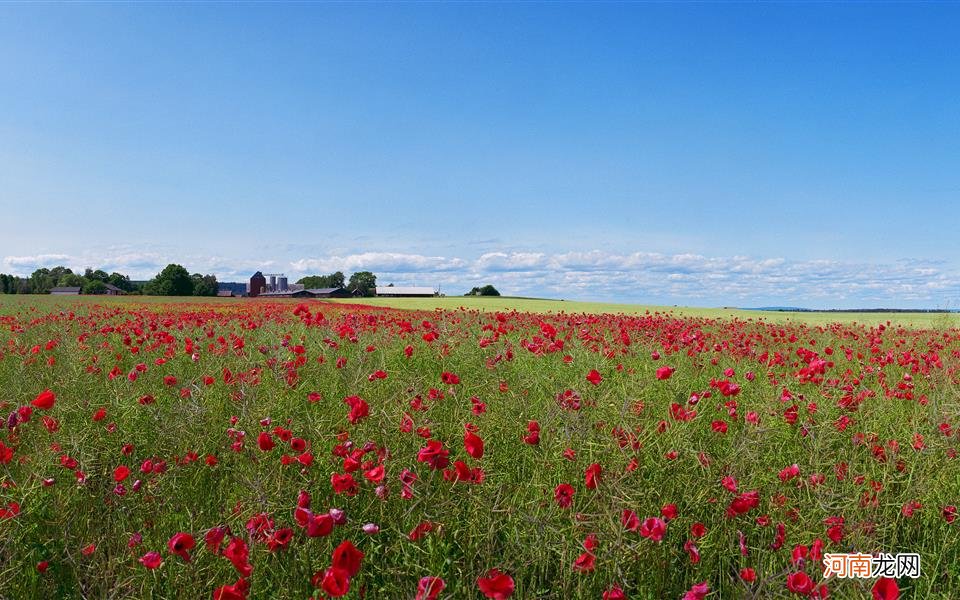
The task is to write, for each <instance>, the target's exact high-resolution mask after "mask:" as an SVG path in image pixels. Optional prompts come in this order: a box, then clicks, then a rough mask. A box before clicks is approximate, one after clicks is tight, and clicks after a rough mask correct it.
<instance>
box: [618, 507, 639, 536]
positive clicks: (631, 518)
mask: <svg viewBox="0 0 960 600" xmlns="http://www.w3.org/2000/svg"><path fill="white" fill-rule="evenodd" d="M620 524H621V525H623V528H624V529H626V530H627V531H639V529H640V517H638V516H637V513H635V512H633V511H632V510H629V509H626V508H625V509H623V512H622V513H621V514H620Z"/></svg>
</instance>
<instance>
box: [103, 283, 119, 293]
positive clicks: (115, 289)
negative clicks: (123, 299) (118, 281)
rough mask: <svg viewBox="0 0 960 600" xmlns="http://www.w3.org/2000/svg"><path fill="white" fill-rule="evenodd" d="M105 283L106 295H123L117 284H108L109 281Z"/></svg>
mask: <svg viewBox="0 0 960 600" xmlns="http://www.w3.org/2000/svg"><path fill="white" fill-rule="evenodd" d="M105 285H106V286H107V291H105V292H104V294H106V295H108V296H122V295H123V290H121V289H120V288H118V287H117V286H115V285H113V284H110V283H107V284H105Z"/></svg>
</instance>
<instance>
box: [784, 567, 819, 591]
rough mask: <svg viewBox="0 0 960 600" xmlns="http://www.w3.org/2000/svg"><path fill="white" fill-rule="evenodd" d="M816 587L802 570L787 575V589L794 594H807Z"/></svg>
mask: <svg viewBox="0 0 960 600" xmlns="http://www.w3.org/2000/svg"><path fill="white" fill-rule="evenodd" d="M814 587H816V586H815V585H814V583H813V580H812V579H810V576H809V575H807V574H806V573H804V572H803V571H796V572H794V573H790V574H789V575H787V589H788V590H790V591H791V592H793V593H794V594H802V595H807V594H810V592H812V591H813V589H814Z"/></svg>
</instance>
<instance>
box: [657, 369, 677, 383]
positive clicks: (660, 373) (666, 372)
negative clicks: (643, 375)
mask: <svg viewBox="0 0 960 600" xmlns="http://www.w3.org/2000/svg"><path fill="white" fill-rule="evenodd" d="M675 370H676V369H674V368H673V367H660V368H659V369H657V379H660V380H661V381H662V380H664V379H670V376H671V375H673V372H674V371H675Z"/></svg>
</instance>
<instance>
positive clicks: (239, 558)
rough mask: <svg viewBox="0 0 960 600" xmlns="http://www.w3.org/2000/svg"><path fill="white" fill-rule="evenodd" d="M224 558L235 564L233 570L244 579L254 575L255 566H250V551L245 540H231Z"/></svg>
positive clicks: (236, 538) (224, 552)
mask: <svg viewBox="0 0 960 600" xmlns="http://www.w3.org/2000/svg"><path fill="white" fill-rule="evenodd" d="M223 556H224V558H226V559H227V560H229V561H230V562H231V563H233V568H234V569H236V570H237V572H238V573H240V575H241V576H242V577H250V574H251V573H253V566H251V565H250V549H249V547H248V546H247V543H246V542H245V541H243V538H238V537H234V538H230V543H229V544H227V548H226V550H224V551H223Z"/></svg>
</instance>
